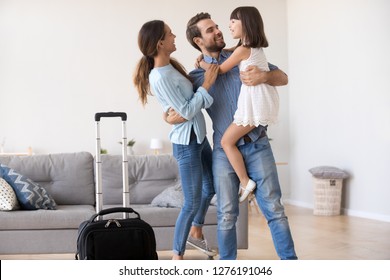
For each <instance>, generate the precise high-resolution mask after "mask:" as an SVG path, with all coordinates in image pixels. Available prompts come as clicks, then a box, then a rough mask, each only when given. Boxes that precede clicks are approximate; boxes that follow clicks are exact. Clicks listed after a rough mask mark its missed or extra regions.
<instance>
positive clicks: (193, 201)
mask: <svg viewBox="0 0 390 280" xmlns="http://www.w3.org/2000/svg"><path fill="white" fill-rule="evenodd" d="M175 38H176V36H175V35H174V34H173V33H172V31H171V29H170V28H169V26H168V25H166V24H165V23H164V22H163V21H161V20H153V21H149V22H147V23H145V24H144V25H143V26H142V27H141V30H140V31H139V34H138V46H139V49H140V50H141V52H142V54H143V57H142V58H141V60H140V61H139V63H138V65H137V68H136V71H135V75H134V84H135V86H136V88H137V90H138V93H139V97H140V99H141V102H142V104H143V105H145V104H146V103H147V97H148V95H152V93H153V94H154V95H155V96H156V97H157V99H158V101H159V102H160V104H161V105H162V107H163V110H164V112H168V110H169V109H170V108H172V109H174V110H175V111H176V112H178V113H179V114H180V115H181V116H182V117H184V118H185V119H187V121H186V122H183V123H180V124H175V125H173V128H172V131H171V132H170V134H169V137H170V140H171V142H172V145H173V155H174V157H175V158H176V160H177V163H178V167H179V173H180V177H181V183H182V189H183V194H184V205H183V208H182V209H181V211H180V214H179V216H178V218H177V220H176V226H175V234H174V240H173V253H174V255H173V258H172V259H174V260H176V259H183V256H184V252H185V247H186V242H187V238H188V234H189V232H190V228H191V224H192V223H193V225H194V226H198V227H200V226H201V225H202V224H203V222H204V216H205V214H206V212H207V209H208V206H209V204H210V200H211V199H212V197H213V195H214V193H215V192H214V186H213V180H212V171H211V158H212V156H211V147H210V144H209V142H208V140H207V138H206V124H205V119H204V116H203V114H202V112H201V109H202V108H208V107H210V106H211V104H212V103H213V98H212V97H211V96H210V95H209V94H208V92H207V91H208V90H209V88H210V87H211V86H212V84H213V83H214V82H215V79H216V77H217V74H218V67H217V65H214V66H213V65H212V66H211V67H210V68H209V69H208V70H207V71H206V72H205V77H204V83H203V84H202V86H201V87H199V88H198V89H196V91H195V92H194V89H193V85H192V83H191V81H190V79H189V77H188V75H187V73H186V72H185V70H184V68H183V66H182V65H181V64H180V63H178V62H177V61H176V60H174V59H172V58H171V54H172V53H173V52H174V51H175V50H176V46H175Z"/></svg>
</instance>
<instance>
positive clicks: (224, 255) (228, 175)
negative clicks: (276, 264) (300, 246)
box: [213, 136, 297, 260]
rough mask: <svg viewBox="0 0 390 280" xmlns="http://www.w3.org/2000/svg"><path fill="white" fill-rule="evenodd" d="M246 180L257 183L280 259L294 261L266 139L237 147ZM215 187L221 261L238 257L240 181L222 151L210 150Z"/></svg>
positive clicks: (294, 256) (257, 191)
mask: <svg viewBox="0 0 390 280" xmlns="http://www.w3.org/2000/svg"><path fill="white" fill-rule="evenodd" d="M239 149H240V152H241V154H242V155H243V157H244V161H245V165H246V168H247V172H248V175H249V178H251V179H252V180H253V181H255V182H256V184H257V188H256V189H255V196H256V200H257V202H258V204H259V207H260V209H261V211H262V212H263V214H264V216H265V218H266V220H267V221H268V226H269V228H270V230H271V235H272V239H273V242H274V246H275V249H276V252H277V254H278V256H279V258H280V259H297V256H296V253H295V249H294V242H293V240H292V236H291V231H290V227H289V224H288V221H287V217H286V215H285V213H284V207H283V205H282V204H281V201H280V199H281V196H282V194H281V190H280V185H279V179H278V174H277V170H276V165H275V159H274V156H273V153H272V149H271V146H270V144H269V140H268V137H267V136H265V137H262V138H260V139H258V140H257V141H255V142H252V143H247V144H245V145H242V146H239ZM213 173H214V186H215V190H216V193H217V201H218V203H217V207H218V210H217V211H218V212H217V219H218V232H217V235H218V246H219V255H220V259H221V260H225V259H226V260H228V259H236V258H237V236H236V221H237V217H238V214H239V202H238V188H239V180H238V178H237V176H236V174H235V172H234V170H233V168H232V167H231V165H230V163H229V160H228V159H227V157H226V154H225V153H224V151H223V150H222V149H214V150H213Z"/></svg>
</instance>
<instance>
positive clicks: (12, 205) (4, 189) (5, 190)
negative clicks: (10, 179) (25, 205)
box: [0, 178, 20, 211]
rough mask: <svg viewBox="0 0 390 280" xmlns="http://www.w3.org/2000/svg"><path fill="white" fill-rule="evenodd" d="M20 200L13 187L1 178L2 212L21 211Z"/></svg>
mask: <svg viewBox="0 0 390 280" xmlns="http://www.w3.org/2000/svg"><path fill="white" fill-rule="evenodd" d="M19 207H20V206H19V203H18V199H17V198H16V194H15V192H14V190H13V189H12V187H11V186H10V185H9V184H8V183H7V181H5V180H4V179H3V178H0V210H1V211H11V210H16V209H19Z"/></svg>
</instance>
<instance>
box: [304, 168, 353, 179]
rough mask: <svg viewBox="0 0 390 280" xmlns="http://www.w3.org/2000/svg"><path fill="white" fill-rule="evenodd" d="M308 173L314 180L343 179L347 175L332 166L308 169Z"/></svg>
mask: <svg viewBox="0 0 390 280" xmlns="http://www.w3.org/2000/svg"><path fill="white" fill-rule="evenodd" d="M309 172H310V173H311V174H312V175H313V177H315V178H319V179H345V178H348V173H347V172H345V171H344V170H341V169H340V168H337V167H333V166H326V165H324V166H317V167H313V168H310V169H309Z"/></svg>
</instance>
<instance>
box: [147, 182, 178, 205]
mask: <svg viewBox="0 0 390 280" xmlns="http://www.w3.org/2000/svg"><path fill="white" fill-rule="evenodd" d="M183 204H184V195H183V190H182V189H181V184H177V185H176V186H173V187H169V188H167V189H165V190H163V191H162V192H161V193H160V194H159V195H157V196H156V197H155V198H154V199H153V200H152V203H151V205H152V206H157V207H176V208H181V207H183Z"/></svg>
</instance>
